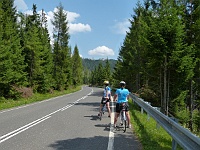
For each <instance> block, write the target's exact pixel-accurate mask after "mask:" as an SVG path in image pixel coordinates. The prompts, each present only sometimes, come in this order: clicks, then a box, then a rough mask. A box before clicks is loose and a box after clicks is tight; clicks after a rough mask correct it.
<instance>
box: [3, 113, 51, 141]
mask: <svg viewBox="0 0 200 150" xmlns="http://www.w3.org/2000/svg"><path fill="white" fill-rule="evenodd" d="M50 117H51V116H47V117H45V118H44V117H43V118H40V119H38V120H36V121H33V122H31V123H29V124H27V125H25V126H23V127H20V128H18V129H17V130H14V131H12V132H10V133H8V134H5V135H3V136H1V137H0V143H2V142H4V141H6V140H8V139H10V138H12V137H13V136H15V135H17V134H19V133H21V132H23V131H25V130H27V129H29V128H31V127H33V126H35V125H37V124H39V123H41V122H43V121H45V120H46V119H49V118H50Z"/></svg>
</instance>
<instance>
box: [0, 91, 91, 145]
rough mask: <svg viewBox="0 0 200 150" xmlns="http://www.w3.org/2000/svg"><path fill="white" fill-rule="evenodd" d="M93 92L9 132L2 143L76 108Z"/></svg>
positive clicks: (2, 138)
mask: <svg viewBox="0 0 200 150" xmlns="http://www.w3.org/2000/svg"><path fill="white" fill-rule="evenodd" d="M92 92H93V90H92V91H91V92H90V93H89V94H87V95H86V96H84V97H82V98H80V99H78V100H76V101H75V102H73V104H69V105H67V106H64V107H63V108H60V109H58V110H56V111H54V112H52V113H50V114H48V115H46V116H44V117H42V118H40V119H37V120H35V121H33V122H31V123H29V124H26V125H24V126H22V127H20V128H18V129H16V130H14V131H12V132H9V133H7V134H5V135H3V136H1V137H0V143H2V142H5V141H6V140H8V139H10V138H12V137H14V136H16V135H18V134H20V133H21V132H23V131H26V130H28V129H29V128H31V127H33V126H35V125H37V124H39V123H41V122H43V121H45V120H47V119H49V118H50V117H51V115H53V114H55V113H57V112H59V111H64V110H66V109H68V108H70V107H72V106H74V104H76V103H78V102H79V101H80V100H81V99H85V98H86V97H87V96H88V95H90V94H91V93H92ZM61 97H62V96H61ZM20 108H22V107H20ZM18 109H19V108H18ZM12 110H14V109H12ZM9 111H11V109H10V110H9ZM4 112H6V111H4ZM1 113H3V112H1Z"/></svg>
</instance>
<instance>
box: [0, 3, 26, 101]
mask: <svg viewBox="0 0 200 150" xmlns="http://www.w3.org/2000/svg"><path fill="white" fill-rule="evenodd" d="M0 3H1V8H0V16H1V17H0V19H1V25H0V38H1V39H0V41H1V48H0V93H1V96H3V97H12V98H13V97H14V98H16V94H15V93H13V91H15V87H19V86H22V85H24V84H25V83H26V76H25V75H26V74H25V73H24V67H25V66H24V56H23V55H22V47H21V45H20V36H19V31H18V25H17V17H16V8H15V7H14V1H13V0H1V1H0ZM13 87H14V89H13Z"/></svg>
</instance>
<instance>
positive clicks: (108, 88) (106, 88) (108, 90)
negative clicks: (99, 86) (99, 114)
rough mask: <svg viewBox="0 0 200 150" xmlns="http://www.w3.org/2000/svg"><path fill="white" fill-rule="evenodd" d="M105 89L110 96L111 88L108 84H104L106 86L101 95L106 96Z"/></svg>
mask: <svg viewBox="0 0 200 150" xmlns="http://www.w3.org/2000/svg"><path fill="white" fill-rule="evenodd" d="M106 91H107V92H108V97H110V94H111V88H110V87H109V86H106V87H105V88H104V91H103V97H106Z"/></svg>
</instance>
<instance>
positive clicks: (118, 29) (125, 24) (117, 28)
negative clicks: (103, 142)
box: [113, 19, 131, 35]
mask: <svg viewBox="0 0 200 150" xmlns="http://www.w3.org/2000/svg"><path fill="white" fill-rule="evenodd" d="M130 25H131V23H130V22H129V20H128V19H126V20H124V21H122V22H116V24H115V25H114V28H113V31H114V32H115V33H117V34H124V35H125V34H126V32H127V31H129V27H130Z"/></svg>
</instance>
